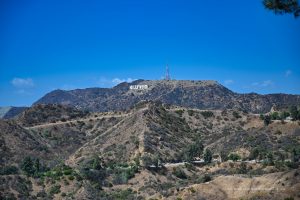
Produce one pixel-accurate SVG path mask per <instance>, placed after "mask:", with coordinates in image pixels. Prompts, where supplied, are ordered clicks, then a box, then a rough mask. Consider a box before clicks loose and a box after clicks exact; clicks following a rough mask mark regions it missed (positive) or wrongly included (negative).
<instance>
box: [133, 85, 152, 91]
mask: <svg viewBox="0 0 300 200" xmlns="http://www.w3.org/2000/svg"><path fill="white" fill-rule="evenodd" d="M129 88H130V89H131V90H147V89H148V85H131V86H130V87H129Z"/></svg>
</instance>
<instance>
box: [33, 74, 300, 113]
mask: <svg viewBox="0 0 300 200" xmlns="http://www.w3.org/2000/svg"><path fill="white" fill-rule="evenodd" d="M133 85H146V86H147V88H146V89H130V86H133ZM142 100H146V101H161V102H162V103H167V104H172V105H178V106H185V107H190V108H198V109H239V110H244V111H247V112H253V113H265V112H269V111H270V109H271V108H272V107H273V106H277V107H287V106H290V105H299V104H300V95H292V94H283V93H277V94H264V95H263V94H257V93H243V94H241V93H236V92H233V91H231V90H230V89H228V88H226V87H225V86H223V85H221V84H220V83H218V82H217V81H213V80H206V81H203V80H202V81H200V80H199V81H195V80H142V79H139V80H136V81H133V82H132V83H127V82H123V83H120V84H118V85H116V86H115V87H112V88H95V87H94V88H86V89H75V90H70V91H66V90H54V91H52V92H50V93H48V94H46V95H45V96H43V97H42V98H41V99H39V100H38V101H36V102H35V103H34V104H33V105H36V104H64V105H71V106H75V107H76V108H79V109H86V110H88V111H93V112H95V111H96V112H99V111H100V112H103V111H121V110H128V109H129V108H131V107H132V106H133V105H134V104H136V103H138V102H140V101H142Z"/></svg>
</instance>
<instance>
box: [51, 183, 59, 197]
mask: <svg viewBox="0 0 300 200" xmlns="http://www.w3.org/2000/svg"><path fill="white" fill-rule="evenodd" d="M60 188H61V186H60V185H54V186H52V187H51V188H50V191H49V193H50V194H51V195H54V194H58V193H60Z"/></svg>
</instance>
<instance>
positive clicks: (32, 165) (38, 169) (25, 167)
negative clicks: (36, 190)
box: [20, 156, 47, 176]
mask: <svg viewBox="0 0 300 200" xmlns="http://www.w3.org/2000/svg"><path fill="white" fill-rule="evenodd" d="M20 168H21V170H22V171H23V172H24V173H25V174H26V175H27V176H40V174H41V173H42V172H45V171H47V167H46V166H44V165H42V164H41V162H40V159H38V158H34V157H30V156H27V157H25V158H24V159H23V161H22V162H21V164H20Z"/></svg>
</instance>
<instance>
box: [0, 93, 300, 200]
mask: <svg viewBox="0 0 300 200" xmlns="http://www.w3.org/2000/svg"><path fill="white" fill-rule="evenodd" d="M136 92H139V91H136ZM47 113H48V115H47ZM75 114H76V115H75ZM81 114H82V113H81V111H78V110H76V109H74V108H69V107H65V106H61V105H36V106H34V107H33V108H31V109H28V110H27V111H26V112H24V113H22V115H20V117H19V118H17V119H14V120H0V131H1V135H0V155H1V159H0V198H1V199H101V200H102V199H107V200H112V199H151V198H152V199H171V200H175V199H224V198H225V199H241V198H243V199H251V198H254V199H285V198H290V197H293V198H295V199H297V198H300V196H297V195H298V193H297V191H299V186H300V183H299V177H300V175H299V173H300V171H299V169H297V168H299V157H300V123H299V121H290V120H272V121H271V123H270V124H269V125H265V124H264V121H263V120H262V119H260V116H259V115H256V114H252V113H247V112H243V111H240V110H236V109H222V110H200V109H191V108H185V107H179V106H170V105H168V104H161V103H159V102H146V101H145V102H140V103H138V104H136V105H135V106H133V107H132V109H130V110H129V111H123V112H102V113H88V114H85V115H82V116H81ZM70 116H74V117H70ZM62 118H63V120H62ZM209 151H210V152H211V153H210V154H209V155H210V156H211V158H213V159H217V161H211V162H207V163H203V162H202V163H198V164H197V163H194V162H192V161H193V160H195V159H198V160H199V159H203V158H205V159H207V155H208V154H207V153H206V152H209ZM28 156H30V157H31V158H32V159H31V161H30V160H29V161H30V162H29V161H28V159H27V162H26V165H25V167H24V160H25V158H28ZM254 159H256V160H257V162H255V161H254V162H253V160H254ZM228 160H229V161H228ZM241 160H242V161H241ZM184 161H188V163H185V162H184ZM41 166H46V167H41ZM254 185H256V186H258V187H259V188H258V187H254ZM231 186H232V187H231ZM264 186H265V187H264ZM266 187H267V188H266ZM20 188H22V189H20ZM270 188H271V189H272V190H271V191H270V190H268V189H270ZM234 189H236V191H234ZM203 190H205V191H203Z"/></svg>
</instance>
